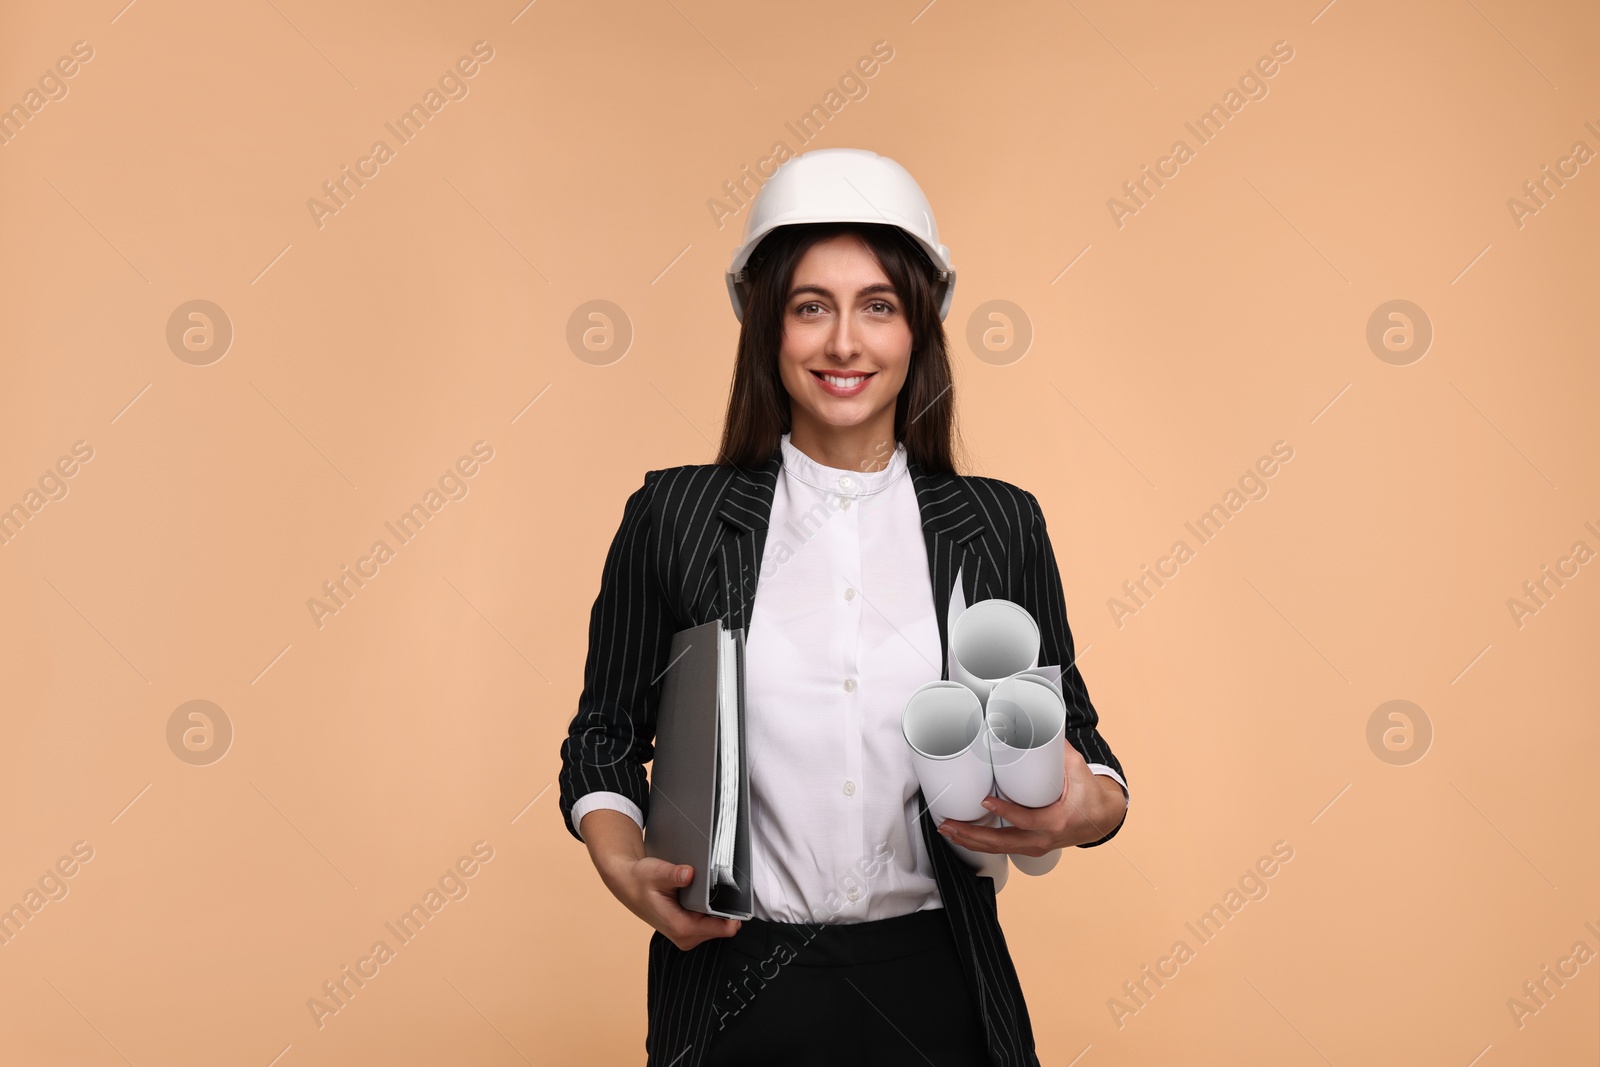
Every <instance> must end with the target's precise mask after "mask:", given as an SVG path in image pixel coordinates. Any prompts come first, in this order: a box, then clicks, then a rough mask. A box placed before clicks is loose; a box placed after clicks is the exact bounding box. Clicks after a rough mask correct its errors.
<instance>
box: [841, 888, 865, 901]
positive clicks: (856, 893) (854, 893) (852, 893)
mask: <svg viewBox="0 0 1600 1067" xmlns="http://www.w3.org/2000/svg"><path fill="white" fill-rule="evenodd" d="M844 895H845V896H847V897H849V898H850V899H851V900H859V899H860V898H861V890H859V889H857V888H856V887H855V886H851V887H850V888H849V889H846V890H845V891H844Z"/></svg>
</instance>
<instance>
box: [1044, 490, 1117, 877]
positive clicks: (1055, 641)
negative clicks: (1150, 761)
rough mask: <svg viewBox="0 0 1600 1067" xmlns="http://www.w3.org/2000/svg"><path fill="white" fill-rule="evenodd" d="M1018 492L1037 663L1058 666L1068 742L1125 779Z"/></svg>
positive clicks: (1057, 580) (1049, 559)
mask: <svg viewBox="0 0 1600 1067" xmlns="http://www.w3.org/2000/svg"><path fill="white" fill-rule="evenodd" d="M1022 493H1023V496H1025V497H1026V498H1027V500H1028V509H1029V511H1030V512H1031V513H1032V515H1031V521H1030V523H1029V525H1028V533H1027V543H1026V548H1025V550H1024V553H1023V577H1022V606H1023V607H1025V608H1027V609H1028V611H1029V612H1030V613H1031V614H1032V615H1033V617H1034V619H1036V620H1037V621H1038V623H1039V640H1040V648H1039V662H1040V663H1043V664H1058V663H1059V664H1060V665H1061V694H1062V696H1063V697H1065V698H1066V703H1067V728H1066V735H1067V741H1068V742H1069V743H1070V744H1071V745H1072V747H1073V748H1075V749H1077V750H1078V752H1079V754H1080V755H1082V756H1083V758H1084V761H1085V762H1088V763H1103V764H1105V765H1106V766H1108V767H1112V768H1114V769H1115V770H1116V772H1117V773H1118V774H1120V775H1122V777H1123V780H1124V781H1127V777H1128V776H1127V772H1126V771H1124V770H1123V769H1122V764H1121V763H1120V762H1119V761H1118V760H1117V757H1116V754H1115V753H1113V752H1112V751H1111V746H1110V745H1108V744H1106V741H1105V738H1103V737H1101V736H1100V730H1099V722H1100V716H1099V713H1098V712H1096V711H1095V708H1094V704H1093V702H1091V701H1090V699H1089V689H1088V686H1086V685H1085V684H1084V681H1083V675H1082V674H1081V673H1080V672H1079V670H1078V664H1077V650H1076V649H1075V647H1074V646H1073V642H1072V630H1071V629H1070V628H1069V627H1068V626H1067V599H1066V594H1065V593H1064V592H1063V591H1062V588H1061V572H1060V570H1059V569H1058V567H1057V565H1056V554H1055V549H1054V548H1053V547H1052V546H1051V544H1050V534H1049V531H1048V530H1046V529H1045V522H1044V510H1043V509H1042V508H1040V507H1039V501H1038V499H1037V498H1036V497H1035V496H1034V495H1033V494H1032V493H1030V492H1028V491H1027V490H1025V489H1024V490H1023V491H1022ZM1129 788H1130V789H1131V786H1130V787H1129ZM1125 821H1127V813H1126V811H1124V813H1123V816H1122V820H1121V821H1119V822H1118V823H1117V825H1116V826H1114V827H1112V828H1111V831H1110V833H1108V834H1106V835H1105V836H1104V837H1102V838H1100V839H1099V840H1097V841H1086V842H1084V843H1083V844H1081V845H1079V846H1078V847H1079V848H1093V847H1094V846H1095V845H1103V844H1105V843H1106V842H1107V841H1109V840H1111V839H1112V838H1113V837H1116V836H1117V831H1118V830H1120V829H1122V823H1123V822H1125Z"/></svg>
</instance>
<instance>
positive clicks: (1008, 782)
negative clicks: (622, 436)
mask: <svg viewBox="0 0 1600 1067" xmlns="http://www.w3.org/2000/svg"><path fill="white" fill-rule="evenodd" d="M984 719H985V722H986V724H987V728H986V731H985V732H986V736H987V738H988V745H989V762H990V764H991V765H992V767H993V770H994V780H995V784H996V785H997V786H998V787H999V789H1000V791H1001V793H1002V795H1004V796H1005V797H1006V798H1007V799H1009V800H1011V801H1013V802H1014V803H1017V804H1021V805H1023V806H1024V807H1028V808H1042V807H1044V806H1045V805H1047V804H1054V803H1055V802H1056V801H1057V800H1059V799H1061V791H1062V790H1063V789H1065V788H1066V784H1067V767H1066V744H1067V738H1066V726H1067V706H1066V704H1065V703H1064V702H1063V701H1062V699H1061V691H1060V690H1059V689H1057V688H1056V687H1055V686H1054V685H1052V684H1050V682H1049V681H1047V680H1045V679H1043V678H1040V677H1038V676H1037V675H1033V674H1017V675H1013V676H1011V677H1009V678H1004V679H1002V680H1001V681H999V682H998V683H996V685H995V687H994V689H993V691H992V692H990V694H989V699H988V702H987V704H986V710H985V714H984Z"/></svg>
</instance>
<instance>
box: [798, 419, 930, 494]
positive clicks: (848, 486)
mask: <svg viewBox="0 0 1600 1067" xmlns="http://www.w3.org/2000/svg"><path fill="white" fill-rule="evenodd" d="M778 447H779V451H780V452H781V453H782V455H783V470H784V473H785V474H786V475H788V476H789V477H791V478H794V479H796V480H798V481H801V482H804V483H805V484H806V485H809V486H811V487H812V488H814V489H820V490H822V491H823V492H825V493H832V494H834V495H836V496H848V497H858V496H871V495H872V494H874V493H878V492H882V491H883V490H884V489H887V488H888V487H889V486H890V485H891V484H892V483H893V482H894V481H895V480H896V479H898V478H899V477H900V476H901V475H903V474H905V473H906V446H905V443H904V442H898V441H897V442H896V443H895V447H894V454H893V455H891V456H890V457H889V462H888V464H887V465H886V466H885V467H884V468H883V469H882V470H876V471H860V470H845V469H843V468H839V467H829V466H825V465H823V464H821V463H818V462H817V461H816V460H814V459H812V458H811V457H810V456H808V455H806V454H805V453H804V452H802V451H800V450H799V449H798V448H796V447H795V446H794V445H793V444H791V443H790V441H789V435H788V434H787V433H786V434H784V435H783V437H782V438H780V439H779V442H778Z"/></svg>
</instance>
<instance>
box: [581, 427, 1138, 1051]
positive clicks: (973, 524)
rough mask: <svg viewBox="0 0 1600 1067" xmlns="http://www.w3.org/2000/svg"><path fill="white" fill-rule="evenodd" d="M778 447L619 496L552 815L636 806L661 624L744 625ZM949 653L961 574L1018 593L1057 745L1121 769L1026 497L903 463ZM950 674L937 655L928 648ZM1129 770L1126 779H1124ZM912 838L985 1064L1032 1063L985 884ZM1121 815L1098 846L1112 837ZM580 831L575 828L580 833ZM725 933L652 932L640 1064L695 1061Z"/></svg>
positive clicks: (947, 853)
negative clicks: (588, 798) (938, 902)
mask: <svg viewBox="0 0 1600 1067" xmlns="http://www.w3.org/2000/svg"><path fill="white" fill-rule="evenodd" d="M782 465H783V455H782V453H781V452H779V451H774V452H773V454H772V456H771V457H770V458H769V459H768V460H767V461H766V463H764V464H762V465H761V466H760V467H756V468H748V469H741V468H736V467H728V466H717V465H713V464H701V465H692V466H684V467H671V468H668V469H665V470H654V471H650V472H648V473H647V474H646V475H645V479H644V485H643V486H641V487H640V488H639V489H638V490H636V491H635V492H634V493H633V495H631V496H630V497H629V498H628V501H627V503H626V504H625V505H624V506H623V512H622V525H621V527H620V528H619V529H618V531H617V534H616V537H615V539H614V540H613V541H612V543H611V548H610V550H609V551H608V553H607V554H606V561H605V569H604V571H603V573H602V576H601V582H600V593H599V595H598V596H597V597H596V598H595V602H594V609H593V611H592V613H591V615H590V620H589V657H588V662H587V664H586V666H585V668H584V677H583V683H584V684H583V692H582V695H581V696H580V697H579V698H578V711H577V714H576V715H575V716H574V717H573V720H572V724H571V726H570V727H569V729H568V733H567V738H566V740H565V741H564V742H563V743H562V746H561V775H560V783H561V816H562V819H563V820H564V821H565V822H566V826H567V830H568V831H569V832H570V833H572V835H573V836H574V837H578V833H577V830H576V829H575V828H574V827H573V825H572V805H573V804H574V802H576V801H577V799H578V798H579V797H581V796H583V795H584V794H585V793H590V792H593V791H595V790H602V789H603V790H608V791H611V792H615V793H621V794H622V795H623V796H626V797H628V798H629V799H631V800H632V801H633V802H634V803H635V804H637V805H638V806H639V809H640V810H641V811H644V812H646V813H648V812H649V803H650V790H649V784H648V782H647V780H646V777H645V770H644V765H645V764H646V763H647V762H649V761H650V759H651V758H652V756H653V754H654V746H653V744H652V742H653V740H654V737H655V717H656V702H657V700H658V699H659V697H660V688H661V687H660V685H659V682H660V675H661V673H662V671H663V669H664V668H665V667H666V661H667V649H668V645H669V643H670V641H671V639H672V635H673V633H675V632H676V631H678V630H680V629H683V628H684V627H688V626H694V625H698V624H700V623H704V622H708V621H710V620H711V619H713V618H718V617H721V618H723V619H724V620H725V621H726V624H727V625H728V626H729V627H740V626H744V625H746V622H747V620H748V618H749V611H750V605H751V602H752V601H753V600H754V595H755V591H756V578H757V575H758V572H759V569H760V565H761V559H762V553H763V549H764V548H765V545H766V536H767V519H768V516H769V515H770V514H771V513H772V495H773V490H774V487H775V486H776V485H777V479H778V473H779V471H780V470H781V468H782ZM907 467H908V473H909V474H910V476H911V478H912V482H913V485H914V486H915V488H916V495H917V505H918V507H919V509H920V510H921V513H922V532H923V539H924V543H925V546H926V548H927V555H928V570H929V576H930V578H931V580H932V588H933V603H934V605H935V608H936V610H935V614H936V615H937V616H938V620H939V643H940V648H941V650H942V649H944V648H946V642H947V641H948V635H947V634H946V632H945V631H946V628H947V625H948V619H947V617H946V606H947V605H948V604H949V602H950V593H951V587H952V586H953V584H954V582H955V576H956V574H957V573H958V572H959V573H960V575H961V578H962V582H961V584H962V592H963V595H964V596H965V598H966V603H968V604H971V603H974V602H976V601H979V600H987V599H989V598H991V597H999V598H1002V599H1005V600H1011V601H1015V602H1016V603H1018V604H1021V605H1022V606H1023V607H1024V608H1026V609H1028V611H1029V612H1030V613H1031V614H1032V615H1033V617H1034V618H1035V619H1036V620H1037V621H1038V623H1039V630H1040V640H1041V646H1040V650H1039V662H1040V663H1041V664H1048V665H1053V664H1061V665H1063V666H1062V672H1061V682H1062V691H1063V693H1064V695H1065V696H1066V701H1067V730H1066V735H1067V740H1068V741H1069V742H1070V743H1071V744H1072V746H1073V747H1074V748H1076V749H1077V750H1078V751H1079V752H1080V753H1081V754H1082V755H1083V757H1084V759H1085V760H1086V761H1087V762H1089V763H1103V764H1106V765H1108V766H1110V767H1113V768H1115V769H1116V770H1117V772H1118V773H1119V774H1122V765H1121V764H1120V763H1119V762H1118V761H1117V758H1116V756H1114V755H1113V754H1112V752H1111V748H1110V746H1108V745H1107V744H1106V743H1105V740H1104V739H1103V738H1101V736H1100V733H1099V731H1098V729H1097V723H1098V718H1099V717H1098V715H1097V713H1096V712H1095V709H1094V705H1093V704H1092V703H1090V701H1089V693H1088V690H1087V689H1086V688H1085V686H1084V683H1083V678H1082V676H1081V675H1080V674H1079V673H1078V668H1077V665H1076V664H1075V663H1074V652H1073V644H1072V634H1071V632H1070V631H1069V630H1068V628H1067V609H1066V602H1065V598H1064V596H1063V594H1062V590H1061V576H1060V572H1059V571H1058V570H1057V567H1056V560H1055V553H1054V551H1053V550H1052V548H1051V545H1050V538H1049V535H1048V534H1047V533H1046V532H1045V523H1044V515H1043V513H1042V512H1041V510H1040V508H1039V502H1038V500H1037V499H1035V498H1034V496H1033V494H1032V493H1029V492H1026V491H1025V490H1022V489H1019V488H1017V487H1016V486H1014V485H1012V484H1010V483H1009V482H1003V481H999V480H998V479H994V478H981V477H968V476H962V475H952V474H936V473H930V472H927V471H924V470H923V469H922V468H921V467H920V466H919V465H918V464H917V463H915V462H914V461H913V462H910V463H908V464H907ZM939 660H940V664H941V673H942V675H943V676H945V677H948V669H947V667H946V666H945V663H946V656H945V655H944V654H943V652H941V655H940V657H939ZM1124 780H1126V775H1124ZM921 821H922V836H923V840H924V842H925V843H926V845H927V849H928V854H929V856H930V857H931V858H932V860H933V868H934V875H935V877H936V879H937V881H938V885H939V893H940V896H941V898H942V900H943V903H944V911H945V914H946V915H947V916H948V917H949V919H950V925H951V929H952V931H953V933H954V935H955V941H956V945H957V946H958V948H959V950H960V952H961V958H962V967H963V969H964V970H965V971H966V973H967V977H968V978H969V979H970V980H971V983H972V987H973V988H974V989H975V990H976V991H977V997H978V1006H979V1009H980V1011H981V1013H982V1016H983V1020H984V1027H985V1031H986V1034H987V1038H988V1044H989V1051H990V1056H991V1059H992V1061H993V1063H994V1065H995V1067H1025V1065H1026V1067H1036V1065H1037V1064H1038V1062H1039V1061H1038V1057H1037V1056H1036V1055H1035V1053H1034V1047H1033V1028H1032V1025H1031V1024H1030V1022H1029V1019H1028V1009H1027V1005H1026V1003H1025V1002H1024V1000H1023V996H1022V989H1021V986H1020V984H1019V983H1018V981H1017V974H1016V970H1015V968H1014V967H1013V966H1012V962H1011V955H1010V953H1009V951H1008V950H1007V948H1006V942H1005V936H1004V934H1002V933H1001V930H1000V922H999V918H998V915H997V912H996V907H995V891H994V881H993V880H992V879H989V878H979V877H978V876H977V875H976V874H975V873H973V871H972V868H970V867H968V866H967V864H966V863H965V862H964V861H963V860H961V858H960V857H958V856H957V855H956V854H955V853H954V852H953V851H952V850H951V848H950V846H949V845H948V844H947V843H946V841H945V839H944V837H943V836H942V835H941V834H939V832H938V830H937V828H936V827H935V825H934V821H933V817H932V816H931V815H929V814H928V813H927V812H926V811H925V810H924V812H923V815H922V820H921ZM1120 829H1121V824H1120V823H1119V824H1118V825H1117V826H1116V827H1114V828H1112V830H1111V831H1110V832H1109V833H1107V834H1106V835H1105V836H1104V837H1102V838H1100V840H1098V841H1093V842H1089V843H1088V844H1086V845H1083V846H1080V847H1084V848H1088V847H1091V846H1093V845H1099V844H1103V843H1104V842H1106V841H1109V840H1110V839H1111V838H1112V837H1114V836H1116V833H1117V831H1118V830H1120ZM579 839H580V840H581V838H579ZM724 943H725V939H723V938H712V939H710V940H708V941H704V942H702V943H701V944H699V945H697V946H696V947H695V948H693V949H691V950H690V951H688V952H684V951H682V950H680V949H679V948H678V947H677V946H675V945H673V944H672V942H671V941H669V940H667V938H666V936H665V935H663V934H661V933H659V932H657V933H655V934H653V936H652V937H651V939H650V964H649V976H648V1003H649V1032H648V1036H647V1037H646V1039H645V1048H646V1050H647V1051H648V1053H649V1064H650V1065H652V1067H667V1065H671V1067H698V1065H699V1064H700V1063H701V1062H702V1059H703V1057H704V1055H705V1053H706V1051H707V1048H708V1046H709V1045H710V1042H711V1038H712V1036H713V1034H714V1033H715V1031H716V1028H717V1025H718V1016H717V1012H716V1009H715V1008H714V1006H713V997H714V994H715V990H714V989H713V983H714V981H715V978H716V974H717V967H718V963H719V961H720V956H721V950H722V945H723V944H724Z"/></svg>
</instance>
